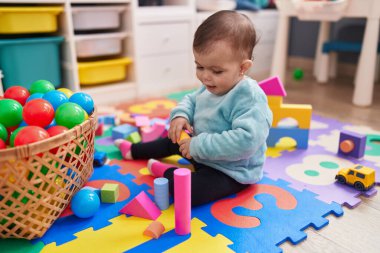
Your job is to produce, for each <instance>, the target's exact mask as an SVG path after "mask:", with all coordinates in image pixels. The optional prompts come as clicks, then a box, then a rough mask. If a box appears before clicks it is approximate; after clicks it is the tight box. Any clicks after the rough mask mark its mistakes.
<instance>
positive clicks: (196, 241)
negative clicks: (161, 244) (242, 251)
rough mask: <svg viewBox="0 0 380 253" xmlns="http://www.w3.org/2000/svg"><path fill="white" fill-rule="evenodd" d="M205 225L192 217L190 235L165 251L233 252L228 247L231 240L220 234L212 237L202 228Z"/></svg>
mask: <svg viewBox="0 0 380 253" xmlns="http://www.w3.org/2000/svg"><path fill="white" fill-rule="evenodd" d="M205 226H206V224H205V223H203V222H202V221H201V220H199V219H197V218H193V219H192V220H191V237H190V238H189V239H188V240H186V241H185V242H183V243H181V244H178V245H177V246H175V247H173V248H171V249H169V250H167V251H165V252H168V253H175V252H178V253H183V252H218V253H220V252H234V251H233V250H231V249H230V248H228V245H230V244H232V241H230V240H229V239H228V238H226V237H224V236H223V235H220V234H218V235H216V236H215V237H212V236H211V235H209V234H207V233H206V232H205V231H203V230H202V227H205Z"/></svg>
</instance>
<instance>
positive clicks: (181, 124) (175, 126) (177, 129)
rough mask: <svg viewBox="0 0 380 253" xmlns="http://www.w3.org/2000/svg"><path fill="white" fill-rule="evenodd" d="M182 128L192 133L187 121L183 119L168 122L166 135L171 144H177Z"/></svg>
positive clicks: (178, 118)
mask: <svg viewBox="0 0 380 253" xmlns="http://www.w3.org/2000/svg"><path fill="white" fill-rule="evenodd" d="M184 128H185V129H187V130H188V131H189V132H190V133H192V132H193V130H192V128H191V126H190V124H189V122H188V121H187V119H185V118H183V117H177V118H175V119H173V120H172V121H171V122H170V128H169V133H168V137H169V139H170V140H172V142H173V143H177V142H178V140H179V138H180V136H181V131H182V129H184Z"/></svg>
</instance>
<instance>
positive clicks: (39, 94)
mask: <svg viewBox="0 0 380 253" xmlns="http://www.w3.org/2000/svg"><path fill="white" fill-rule="evenodd" d="M43 96H44V94H43V93H34V94H32V95H30V96H29V97H28V99H27V100H26V103H28V102H29V101H31V100H33V99H36V98H42V97H43Z"/></svg>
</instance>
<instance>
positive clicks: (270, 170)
mask: <svg viewBox="0 0 380 253" xmlns="http://www.w3.org/2000/svg"><path fill="white" fill-rule="evenodd" d="M175 104H176V101H175V100H173V99H157V100H150V101H144V102H141V103H137V104H132V105H123V106H118V107H115V108H111V107H108V108H107V109H105V111H108V113H116V114H117V113H121V112H128V113H132V114H144V115H149V116H150V117H152V118H154V117H158V118H165V117H167V116H168V113H169V111H170V109H171V108H172V107H173V106H175ZM100 111H101V110H100ZM341 130H348V131H351V132H356V133H361V134H365V135H367V145H366V151H365V157H364V158H363V159H361V160H356V159H354V158H343V157H339V156H337V155H336V154H337V148H338V140H339V133H340V131H341ZM95 145H96V149H97V150H99V151H104V152H106V153H107V154H108V159H109V160H108V162H107V163H106V164H105V165H104V166H102V167H99V168H95V169H94V173H93V175H92V177H91V179H90V180H89V182H87V184H86V185H88V186H93V187H97V188H100V187H101V186H102V185H103V184H105V183H117V184H118V185H119V188H120V196H119V197H118V201H117V203H115V204H105V203H102V204H101V206H100V209H99V211H98V212H97V213H96V215H95V216H93V217H92V218H87V219H80V218H77V217H76V216H74V215H73V213H72V211H71V210H70V207H68V208H67V209H66V210H65V211H64V212H63V213H62V215H61V217H60V218H59V219H58V220H57V221H56V222H55V223H54V224H53V225H52V227H51V228H50V229H49V230H48V231H47V233H46V234H45V235H44V236H43V237H42V238H40V239H36V240H33V241H26V240H17V239H3V240H0V252H4V253H5V252H54V253H56V252H78V251H81V252H102V253H104V252H282V250H281V244H282V243H283V242H285V241H290V242H291V243H293V244H297V243H299V242H301V241H302V240H304V239H306V238H307V234H306V233H305V232H304V230H305V229H307V228H308V227H313V228H314V229H317V230H318V229H320V228H322V227H324V226H326V225H328V223H329V221H328V219H327V216H328V215H335V216H342V215H343V209H342V206H343V205H345V206H347V207H348V208H355V207H356V206H358V205H359V204H360V202H361V199H360V198H359V196H364V197H371V196H373V195H375V194H376V193H377V189H376V187H374V188H372V189H370V190H368V191H367V192H359V191H357V190H355V189H354V188H352V187H349V186H346V185H342V184H338V183H336V182H335V179H334V176H335V175H336V173H337V171H338V170H339V169H340V168H342V167H350V166H352V165H354V164H356V163H360V164H363V165H366V166H368V167H371V168H374V169H375V170H376V173H377V174H376V175H377V176H376V184H380V132H377V131H374V130H372V129H370V128H367V127H359V126H354V125H350V124H345V123H342V122H339V121H336V120H333V119H327V118H324V117H321V116H318V115H313V117H312V123H311V128H310V138H309V147H308V149H306V150H297V149H295V148H294V145H295V143H294V142H293V141H292V140H291V139H288V138H283V139H281V141H280V142H279V143H278V144H277V145H276V147H273V148H269V149H268V151H267V161H266V164H265V169H264V171H265V175H264V178H263V179H262V180H261V181H260V182H259V183H257V184H255V185H252V186H250V187H249V188H247V189H246V190H244V191H242V192H240V193H238V194H236V195H232V196H229V197H226V198H224V199H221V200H218V201H215V202H213V203H210V204H207V205H203V206H200V207H196V208H193V209H192V220H191V234H190V235H187V236H179V235H177V234H176V233H175V232H174V225H175V224H174V208H173V205H171V206H170V208H169V209H167V210H164V211H162V214H161V216H160V217H159V218H158V221H160V222H161V223H162V224H163V225H164V226H165V232H164V234H163V235H162V236H161V237H160V238H159V239H152V238H150V237H148V236H145V235H143V231H144V230H145V228H146V227H147V226H148V225H149V224H150V223H151V221H150V220H147V219H143V218H139V217H133V216H128V215H124V214H122V215H121V214H120V213H119V210H120V209H121V208H122V207H123V206H124V205H125V204H126V203H127V202H129V201H130V200H131V199H133V198H134V197H135V196H136V195H137V194H139V193H140V192H141V191H145V192H146V193H147V194H148V196H149V197H151V198H152V199H153V194H154V193H153V177H152V176H150V175H149V173H148V170H147V168H146V165H147V161H125V160H122V158H121V155H120V152H119V150H118V149H117V148H116V147H115V146H114V145H113V142H112V138H111V129H108V130H106V131H105V132H104V134H103V135H102V136H99V137H97V138H96V143H95ZM164 161H165V162H168V163H173V164H176V165H178V166H179V167H187V168H191V165H190V164H189V163H188V161H187V160H185V159H183V158H181V157H180V156H172V157H168V158H165V159H164ZM171 203H172V201H171Z"/></svg>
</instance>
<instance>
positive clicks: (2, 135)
mask: <svg viewBox="0 0 380 253" xmlns="http://www.w3.org/2000/svg"><path fill="white" fill-rule="evenodd" d="M0 139H1V140H3V141H7V139H8V131H7V129H6V128H5V126H4V125H3V124H0Z"/></svg>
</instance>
